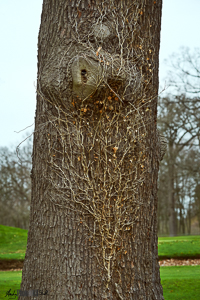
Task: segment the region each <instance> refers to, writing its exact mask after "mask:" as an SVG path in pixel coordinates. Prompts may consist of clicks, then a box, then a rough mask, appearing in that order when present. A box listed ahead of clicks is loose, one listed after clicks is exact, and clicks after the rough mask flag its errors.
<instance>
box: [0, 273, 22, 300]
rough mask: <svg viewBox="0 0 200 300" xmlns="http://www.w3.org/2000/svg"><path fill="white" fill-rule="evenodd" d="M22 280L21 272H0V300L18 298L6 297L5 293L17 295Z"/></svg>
mask: <svg viewBox="0 0 200 300" xmlns="http://www.w3.org/2000/svg"><path fill="white" fill-rule="evenodd" d="M21 278H22V272H21V271H5V272H0V300H3V299H16V300H17V298H18V297H8V296H7V297H6V292H7V291H9V290H11V291H10V293H14V291H15V293H17V290H19V289H20V283H21Z"/></svg>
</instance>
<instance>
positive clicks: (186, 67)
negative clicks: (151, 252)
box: [159, 48, 200, 235]
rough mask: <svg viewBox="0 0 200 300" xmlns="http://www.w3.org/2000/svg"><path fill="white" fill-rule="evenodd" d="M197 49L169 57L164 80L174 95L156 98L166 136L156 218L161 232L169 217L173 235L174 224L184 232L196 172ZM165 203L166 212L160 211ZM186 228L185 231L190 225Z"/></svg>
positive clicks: (198, 124) (199, 122)
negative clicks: (159, 221)
mask: <svg viewBox="0 0 200 300" xmlns="http://www.w3.org/2000/svg"><path fill="white" fill-rule="evenodd" d="M199 53H200V51H199V49H195V51H194V52H193V53H192V54H191V51H190V50H189V49H188V48H182V50H181V51H180V53H178V54H174V55H172V56H171V57H170V62H169V66H170V68H171V71H170V72H169V77H168V78H169V79H168V82H169V84H170V86H171V87H172V88H173V94H174V95H176V96H172V94H171V95H170V94H169V95H168V96H165V97H162V98H160V109H159V127H160V130H161V131H162V133H163V134H164V135H165V136H166V138H167V140H168V152H167V155H166V157H165V159H164V162H163V164H162V166H161V172H160V178H159V219H160V220H162V221H161V222H163V224H165V226H164V227H165V233H167V232H168V226H166V224H167V220H168V221H169V233H170V235H176V233H177V226H179V229H178V230H180V231H179V233H184V232H185V228H184V227H185V226H186V223H185V221H184V218H186V216H188V218H190V217H189V216H190V213H189V211H188V209H189V208H188V209H187V207H186V206H187V202H188V201H187V200H186V199H188V197H189V198H190V201H192V202H193V200H194V198H193V192H194V190H193V187H194V182H195V180H196V178H197V176H198V174H199V171H198V170H196V164H195V162H194V161H192V159H191V158H194V157H196V155H197V156H198V154H199V141H200V131H199V128H200V115H199V108H200V107H199V104H200V101H199V92H200V91H199V78H200V77H199V72H200V71H199V70H200V55H199ZM194 153H195V155H194ZM190 155H191V158H190ZM195 160H196V159H195ZM189 161H190V163H189ZM197 165H198V164H197ZM167 185H168V187H167ZM191 185H192V189H191V191H190V192H189V190H190V188H189V186H191ZM166 195H168V201H167V199H166ZM167 202H168V204H167ZM167 205H168V206H169V215H166V214H165V211H164V208H166V207H167ZM191 207H192V205H190V208H191ZM162 212H163V213H164V214H163V213H162ZM164 220H165V221H164ZM178 223H179V225H178ZM189 223H190V222H189ZM181 224H182V225H181ZM159 225H161V224H159ZM159 227H160V228H161V227H162V228H163V226H159ZM187 228H188V233H189V232H190V226H189V227H188V226H187ZM163 229H164V228H163Z"/></svg>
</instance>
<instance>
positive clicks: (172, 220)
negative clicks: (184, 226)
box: [168, 143, 177, 236]
mask: <svg viewBox="0 0 200 300" xmlns="http://www.w3.org/2000/svg"><path fill="white" fill-rule="evenodd" d="M173 155H174V150H173V146H172V145H171V143H170V144H169V157H168V176H169V181H168V182H169V188H168V201H169V235H170V236H176V235H177V222H176V211H175V197H174V182H175V170H174V157H173Z"/></svg>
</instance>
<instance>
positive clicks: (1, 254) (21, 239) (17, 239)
mask: <svg viewBox="0 0 200 300" xmlns="http://www.w3.org/2000/svg"><path fill="white" fill-rule="evenodd" d="M27 232H28V230H24V229H21V228H15V227H9V226H3V225H0V259H18V260H20V259H24V257H25V252H26V244H27Z"/></svg>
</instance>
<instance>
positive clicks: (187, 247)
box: [0, 225, 200, 260]
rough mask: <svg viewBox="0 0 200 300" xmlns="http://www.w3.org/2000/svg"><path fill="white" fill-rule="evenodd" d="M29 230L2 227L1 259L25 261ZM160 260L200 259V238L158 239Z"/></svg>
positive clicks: (0, 229) (0, 238) (0, 237)
mask: <svg viewBox="0 0 200 300" xmlns="http://www.w3.org/2000/svg"><path fill="white" fill-rule="evenodd" d="M26 243H27V230H24V229H20V228H14V227H9V226H3V225H0V259H18V260H20V259H24V257H25V251H26ZM158 255H159V258H178V257H182V258H185V257H187V258H195V257H200V236H199V235H196V236H178V237H161V238H158Z"/></svg>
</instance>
